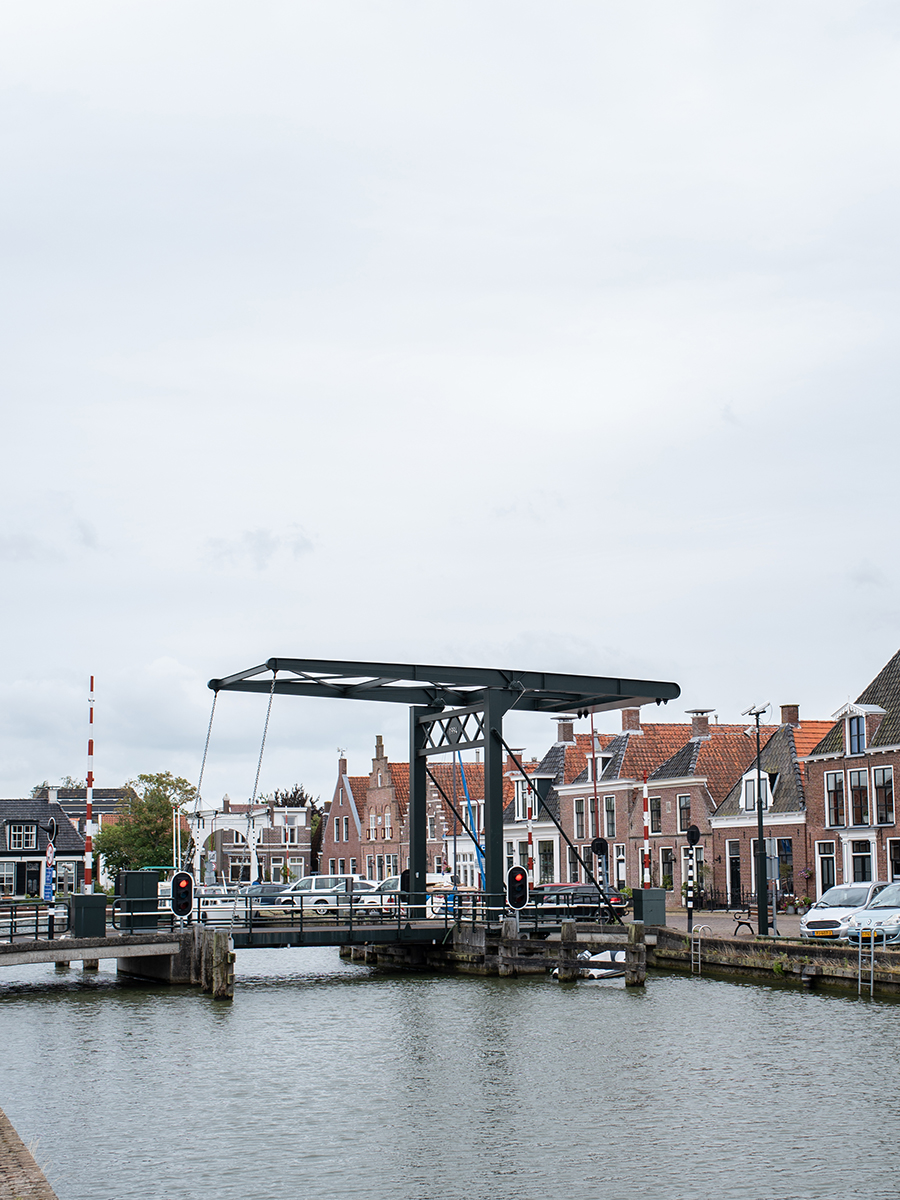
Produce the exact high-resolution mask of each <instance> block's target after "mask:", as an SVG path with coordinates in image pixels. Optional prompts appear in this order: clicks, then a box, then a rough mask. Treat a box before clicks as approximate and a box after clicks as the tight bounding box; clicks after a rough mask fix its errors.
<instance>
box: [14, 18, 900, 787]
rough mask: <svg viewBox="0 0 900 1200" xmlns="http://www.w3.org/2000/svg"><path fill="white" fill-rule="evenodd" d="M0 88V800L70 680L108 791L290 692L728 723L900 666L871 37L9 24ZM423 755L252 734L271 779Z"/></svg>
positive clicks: (587, 27)
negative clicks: (386, 668)
mask: <svg viewBox="0 0 900 1200" xmlns="http://www.w3.org/2000/svg"><path fill="white" fill-rule="evenodd" d="M0 85H2V106H0V108H2V115H0V120H2V156H3V163H4V168H5V169H4V186H3V188H2V190H0V213H2V231H3V236H2V253H3V269H2V277H3V289H2V295H3V300H2V304H3V310H2V328H3V338H4V348H3V353H2V363H0V370H2V396H3V435H4V436H3V440H2V444H3V448H4V455H3V466H4V469H3V472H2V476H0V487H2V493H3V521H2V527H0V569H2V579H3V587H2V590H0V598H2V599H0V603H2V616H3V629H4V638H3V642H4V654H3V671H2V675H0V709H2V711H0V718H2V719H0V795H5V796H11V795H16V794H21V793H22V792H23V791H26V790H27V789H28V788H30V787H31V786H32V784H34V783H36V782H38V781H40V780H43V779H45V778H47V779H50V780H54V779H56V778H58V777H59V776H61V775H64V774H72V775H83V773H84V769H85V761H84V758H85V738H86V724H85V722H86V692H87V679H88V676H89V675H90V674H91V673H92V672H93V673H94V674H95V675H96V677H97V726H96V732H97V761H96V769H97V782H98V784H103V785H109V784H113V783H118V782H121V781H122V780H123V779H124V778H126V777H127V776H130V775H134V774H136V773H137V772H139V771H154V770H161V769H171V770H174V771H177V772H179V773H181V774H184V775H186V776H188V777H189V778H193V779H196V776H197V772H198V769H199V763H200V755H201V751H202V746H203V738H204V734H205V730H206V721H207V716H208V708H209V703H210V700H211V693H209V692H208V691H207V690H206V687H205V683H206V680H207V679H209V678H210V677H211V676H219V675H225V674H228V673H230V672H233V671H236V670H239V669H242V668H244V667H248V666H250V665H252V664H254V663H257V662H261V661H263V660H265V659H266V658H268V657H270V656H278V655H281V656H298V657H308V656H322V657H328V658H360V659H387V660H399V661H412V662H426V663H427V662H438V663H441V662H451V663H457V662H458V663H467V664H478V665H488V666H503V667H516V668H527V669H542V670H572V671H582V672H585V673H591V674H593V673H598V674H615V675H631V676H637V677H644V678H651V679H652V678H657V679H673V680H676V681H677V682H678V683H680V684H681V686H682V689H683V702H682V701H680V702H679V703H678V704H677V705H670V706H669V709H668V710H667V713H666V716H667V717H669V718H671V719H678V718H680V717H681V716H682V712H683V709H684V708H688V707H693V706H696V705H710V706H715V707H717V709H718V711H719V713H720V715H721V717H722V719H723V720H729V721H731V720H735V719H736V718H737V714H738V713H739V712H740V711H741V710H742V709H744V708H746V707H747V706H748V705H749V704H751V703H754V702H756V701H765V700H771V701H772V702H773V703H774V704H775V705H777V704H780V703H782V702H796V703H799V704H800V705H801V714H803V713H806V714H807V715H809V716H816V717H823V716H827V715H828V714H830V713H831V712H833V711H834V709H835V708H837V707H838V705H840V704H841V703H842V702H843V701H844V700H845V699H846V697H847V695H848V694H851V695H856V694H857V693H858V692H859V691H860V690H861V689H862V687H863V686H864V685H865V684H866V683H867V682H868V681H869V679H870V678H871V677H872V676H873V675H874V674H875V673H876V671H877V670H878V669H879V668H880V667H881V665H882V664H883V663H884V662H885V661H886V660H887V658H889V657H890V656H891V655H892V654H893V653H894V652H895V651H896V650H897V648H898V645H900V629H898V617H900V596H898V570H897V553H896V535H895V532H894V531H895V527H896V519H897V518H896V511H897V500H898V481H897V471H896V467H895V462H894V459H895V453H894V451H892V450H891V446H896V444H897V441H898V421H900V417H898V406H897V402H896V398H897V377H898V353H900V352H898V338H897V334H896V325H897V306H898V305H897V300H898V290H897V270H898V221H897V213H898V211H900V197H898V162H900V157H898V145H897V143H898V122H897V112H898V101H900V10H898V8H897V5H896V4H894V3H892V2H887V0H885V2H874V3H861V2H857V3H853V2H850V0H847V2H844V3H832V2H829V0H796V2H791V0H788V2H785V0H777V2H776V3H765V2H760V0H753V2H752V3H749V2H741V0H738V2H734V3H732V2H729V3H725V2H720V3H694V2H691V0H680V2H679V3H678V4H671V3H669V2H668V0H665V2H662V0H661V2H652V0H650V2H647V3H634V2H633V0H621V2H607V3H604V2H603V0H591V2H590V3H580V2H578V0H569V2H567V3H565V4H559V3H552V2H550V0H544V2H540V3H534V2H530V3H529V2H527V0H526V2H524V3H523V2H522V0H515V3H513V2H501V0H493V2H488V3H485V2H484V0H478V2H477V3H467V2H465V0H453V2H452V3H440V2H434V3H429V4H427V5H425V4H420V3H414V2H412V0H409V2H407V0H388V2H379V0H359V2H341V0H336V2H333V3H321V2H319V3H309V2H304V0H292V2H290V3H284V2H280V0H268V2H266V3H250V2H247V0H245V2H240V0H235V2H230V3H223V2H222V0H216V2H215V3H211V2H210V3H204V2H202V0H195V2H192V0H178V2H177V3H169V2H166V0H152V3H151V2H142V0H134V2H132V3H129V4H121V3H119V2H118V0H108V2H99V0H79V3H78V4H77V5H73V4H71V3H69V2H68V0H64V2H53V0H46V2H44V3H41V4H39V5H35V4H26V3H8V4H6V5H4V6H3V8H2V10H0ZM264 707H265V706H264V702H263V701H261V700H260V698H258V697H247V696H226V697H223V699H222V701H221V703H220V705H219V714H218V715H217V724H216V730H215V732H214V736H213V744H212V748H211V757H210V763H209V768H208V772H209V773H208V777H207V778H208V782H209V789H208V794H210V795H212V794H217V795H221V793H222V792H223V791H225V790H227V791H229V793H230V794H231V795H232V797H234V798H239V797H243V796H246V795H248V794H249V792H250V790H251V789H252V786H253V775H254V772H255V756H256V752H257V747H258V741H259V736H260V733H261V729H262V723H263V718H264ZM405 725H406V716H405V712H404V711H403V710H402V709H395V708H393V707H387V708H376V707H375V706H370V705H357V706H354V705H350V704H343V705H342V704H336V703H333V704H329V703H322V704H320V705H314V704H304V703H303V702H300V701H296V702H294V703H293V704H291V703H290V702H287V701H285V702H284V703H282V704H281V705H278V704H276V706H275V711H274V714H273V721H272V727H271V738H270V746H269V753H268V755H267V760H266V763H265V765H264V769H263V775H262V779H261V787H262V788H263V790H266V789H268V788H271V787H274V786H278V785H284V784H290V783H293V782H295V781H297V780H300V781H303V782H305V783H306V784H307V786H309V787H310V788H312V790H313V791H314V792H321V793H323V794H330V789H331V786H332V782H333V779H334V773H335V758H336V748H337V747H338V746H343V747H345V748H346V749H347V750H348V752H349V757H350V762H351V770H352V771H353V772H354V773H356V772H362V771H364V770H367V769H368V765H369V761H368V760H369V758H370V756H371V753H372V745H373V743H374V738H375V734H376V733H379V732H380V733H383V734H384V735H385V738H386V742H387V745H388V749H389V750H390V752H391V753H392V754H393V755H394V756H395V757H397V758H405V757H406V746H405ZM549 725H550V723H549V722H547V721H546V719H542V720H540V721H535V719H533V718H532V719H530V720H529V719H526V718H520V719H519V723H518V724H516V723H515V722H513V723H512V724H511V725H510V734H511V737H512V738H513V739H514V740H515V741H517V743H518V744H521V745H526V744H527V745H528V748H529V751H530V752H534V753H539V752H541V751H542V750H543V748H544V746H545V745H546V743H547V741H548V740H549V739H550V737H551V735H552V730H551V728H550V727H549ZM601 725H602V727H604V728H613V727H617V726H618V717H617V716H613V717H606V718H603V719H602V720H601Z"/></svg>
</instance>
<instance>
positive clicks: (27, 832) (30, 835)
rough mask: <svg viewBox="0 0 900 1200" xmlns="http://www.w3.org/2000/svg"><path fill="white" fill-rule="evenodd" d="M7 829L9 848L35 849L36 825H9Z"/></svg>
mask: <svg viewBox="0 0 900 1200" xmlns="http://www.w3.org/2000/svg"><path fill="white" fill-rule="evenodd" d="M8 830H9V833H8V838H9V849H10V850H36V849H37V825H10V826H8Z"/></svg>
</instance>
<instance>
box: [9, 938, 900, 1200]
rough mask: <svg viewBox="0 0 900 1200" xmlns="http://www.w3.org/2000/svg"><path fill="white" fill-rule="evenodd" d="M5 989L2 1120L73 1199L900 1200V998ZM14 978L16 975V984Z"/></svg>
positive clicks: (403, 986)
mask: <svg viewBox="0 0 900 1200" xmlns="http://www.w3.org/2000/svg"><path fill="white" fill-rule="evenodd" d="M101 966H102V967H104V968H108V970H103V971H101V972H100V973H99V975H95V976H87V977H84V978H83V977H82V974H81V970H80V967H77V968H73V969H72V971H71V972H69V973H68V974H67V975H65V976H60V975H56V974H55V973H54V971H53V968H52V966H50V967H47V966H35V967H21V968H4V971H8V972H10V973H9V974H4V975H2V976H0V1044H2V1046H3V1054H2V1060H0V1061H2V1067H0V1106H2V1108H3V1109H4V1110H5V1111H6V1113H7V1115H8V1116H9V1117H10V1119H11V1120H12V1122H13V1124H14V1125H15V1126H16V1128H17V1130H18V1132H19V1134H20V1135H21V1137H22V1138H23V1140H24V1141H25V1143H26V1144H27V1145H29V1146H31V1147H32V1149H33V1152H34V1154H35V1156H36V1158H37V1160H38V1162H39V1163H40V1164H41V1165H42V1166H43V1167H44V1169H45V1171H46V1174H47V1176H48V1177H49V1179H50V1181H51V1183H52V1184H53V1186H54V1188H55V1189H56V1191H57V1194H58V1195H59V1197H60V1200H181V1198H188V1197H189V1198H191V1200H213V1198H216V1200H251V1198H253V1200H307V1198H312V1197H316V1198H319V1200H341V1198H343V1197H355V1196H365V1197H367V1198H369V1200H456V1198H463V1200H543V1198H552V1200H597V1198H598V1197H599V1198H605V1197H623V1198H627V1200H651V1198H653V1200H686V1198H689V1197H690V1198H693V1197H697V1198H698V1200H711V1198H715V1200H732V1198H737V1197H740V1198H741V1200H747V1198H752V1200H758V1198H762V1197H781V1198H785V1200H801V1198H802V1200H823V1198H831V1197H840V1198H842V1200H845V1198H852V1197H865V1198H866V1200H879V1198H881V1197H885V1198H887V1197H891V1198H893V1197H895V1196H896V1195H897V1192H898V1185H897V1182H896V1179H897V1171H896V1166H895V1164H894V1162H893V1156H894V1154H895V1153H896V1134H897V1130H898V1128H900V1090H898V1086H897V1082H898V1078H897V1077H898V1062H900V1036H898V1030H900V1007H898V1006H897V1005H896V1004H892V1003H887V1002H878V1001H875V1002H872V1001H868V1000H858V999H857V998H856V997H855V996H852V997H851V996H844V995H839V994H834V993H832V994H823V995H817V994H805V993H802V992H800V991H797V990H792V989H789V988H787V987H775V986H773V987H766V986H757V985H742V984H734V983H726V982H719V981H715V980H712V979H705V978H704V979H696V978H689V977H688V978H684V977H679V976H666V975H654V974H651V975H650V977H649V978H648V981H647V987H646V990H643V991H642V990H640V989H635V990H629V991H627V992H626V990H625V988H624V987H623V986H622V984H621V981H617V982H613V981H608V982H606V983H600V984H592V983H587V982H582V983H577V984H569V985H564V986H560V985H558V984H556V983H553V982H550V981H548V980H546V979H544V978H539V979H532V980H527V979H526V980H515V979H513V980H505V979H504V980H501V979H481V978H464V977H448V976H430V975H429V976H420V975H397V974H384V973H379V972H377V971H376V970H374V969H373V968H370V967H365V966H361V965H358V964H350V963H342V962H341V961H340V959H339V958H338V956H337V951H336V950H277V951H261V950H253V951H239V952H238V956H237V972H236V976H237V987H236V992H235V999H234V1002H233V1003H228V1002H221V1001H220V1002H216V1001H213V1000H211V999H210V998H208V997H207V996H205V995H202V994H201V993H199V992H198V991H193V990H190V989H184V990H182V989H177V988H173V989H168V990H155V989H147V988H143V987H135V986H128V985H124V984H120V983H118V982H117V981H116V977H115V974H114V966H115V964H114V963H113V962H111V961H109V962H107V961H104V962H103V963H102V964H101ZM11 972H16V973H15V974H12V973H11Z"/></svg>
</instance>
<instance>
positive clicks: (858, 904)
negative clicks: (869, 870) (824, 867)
mask: <svg viewBox="0 0 900 1200" xmlns="http://www.w3.org/2000/svg"><path fill="white" fill-rule="evenodd" d="M887 886H888V885H887V884H886V883H884V882H879V881H877V880H876V881H873V882H871V883H844V884H840V885H839V886H837V887H832V888H829V889H828V891H827V892H825V894H824V895H823V896H822V898H821V900H817V901H816V902H815V904H814V905H813V906H812V908H811V909H810V910H809V912H807V913H805V914H804V915H803V916H802V917H801V918H800V936H801V937H802V938H815V939H816V940H817V941H820V940H822V941H830V942H837V941H843V940H844V939H845V938H846V937H847V927H848V924H849V921H850V918H851V917H852V916H853V914H854V913H856V912H858V911H859V910H860V909H861V908H865V906H866V905H867V904H868V903H869V901H870V900H871V899H872V898H873V897H874V896H877V895H878V893H879V892H881V891H883V890H884V889H885V888H886V887H887Z"/></svg>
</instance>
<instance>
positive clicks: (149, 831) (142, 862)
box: [94, 771, 197, 875]
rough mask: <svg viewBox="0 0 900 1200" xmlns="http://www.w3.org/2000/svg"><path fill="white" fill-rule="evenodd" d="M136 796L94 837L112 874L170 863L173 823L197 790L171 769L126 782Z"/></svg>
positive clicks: (194, 796) (95, 848) (95, 846)
mask: <svg viewBox="0 0 900 1200" xmlns="http://www.w3.org/2000/svg"><path fill="white" fill-rule="evenodd" d="M126 786H127V787H129V788H130V789H131V791H132V793H133V795H132V796H131V797H130V798H129V799H128V800H126V802H125V806H124V808H123V810H122V813H121V815H120V817H119V820H118V821H117V822H116V823H115V824H105V825H104V826H103V827H102V828H101V829H100V832H99V833H98V834H97V836H96V837H95V838H94V850H95V852H96V853H97V854H101V855H102V856H103V858H104V859H105V860H106V869H107V871H109V872H110V874H113V875H114V874H116V872H117V871H139V870H140V869H141V868H142V867H155V866H160V865H161V864H163V863H168V861H169V859H170V858H171V857H172V822H173V819H174V813H175V812H176V811H177V812H178V813H179V815H180V814H181V812H182V811H183V809H184V807H185V805H187V804H189V803H191V802H192V801H193V800H194V799H195V798H196V795H197V789H196V788H195V787H194V785H193V784H191V783H189V782H188V781H187V780H186V779H182V778H181V776H178V775H173V774H172V773H171V772H170V771H160V772H158V773H157V774H155V775H138V777H137V779H131V780H129V781H128V784H127V785H126Z"/></svg>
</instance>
